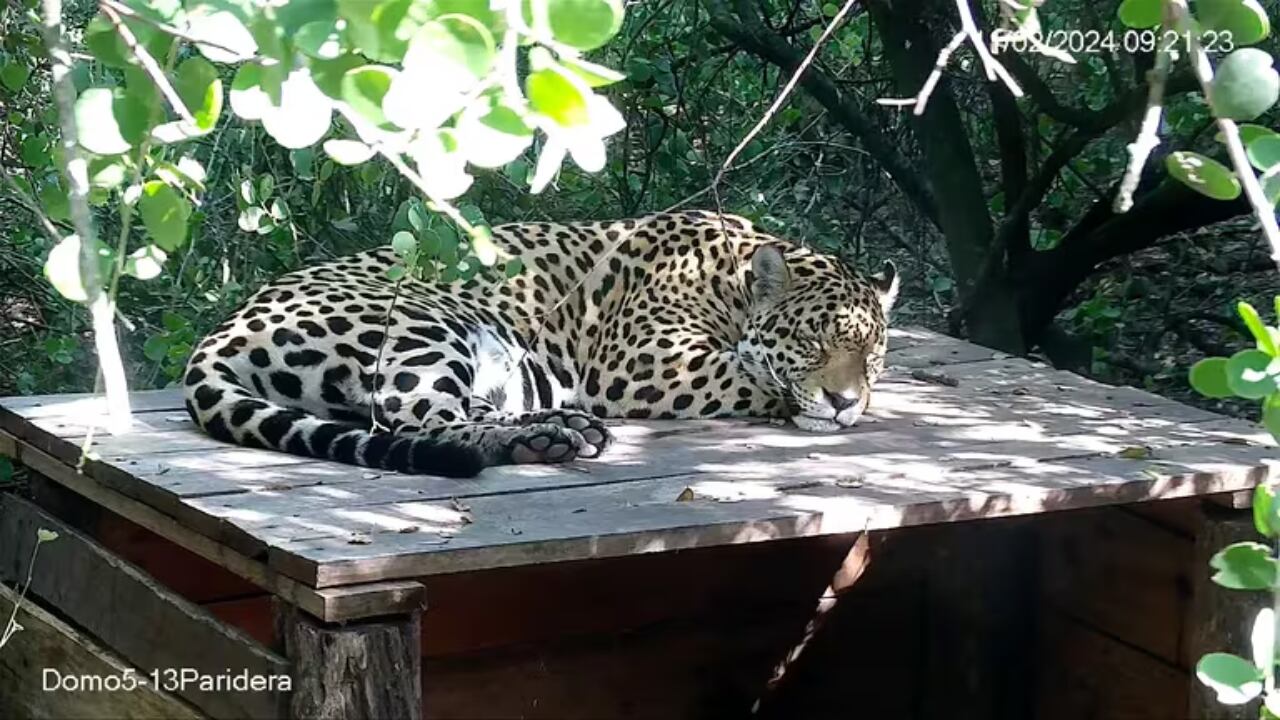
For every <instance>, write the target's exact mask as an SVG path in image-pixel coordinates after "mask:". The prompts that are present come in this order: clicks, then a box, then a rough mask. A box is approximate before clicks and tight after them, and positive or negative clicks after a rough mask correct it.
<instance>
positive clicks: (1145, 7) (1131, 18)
mask: <svg viewBox="0 0 1280 720" xmlns="http://www.w3.org/2000/svg"><path fill="white" fill-rule="evenodd" d="M1162 7H1163V3H1162V2H1161V0H1124V2H1122V3H1120V10H1119V12H1118V13H1117V14H1118V15H1119V17H1120V22H1122V23H1124V24H1125V26H1126V27H1131V28H1134V29H1135V30H1145V29H1147V28H1151V27H1155V26H1156V25H1159V24H1160V13H1161V9H1162Z"/></svg>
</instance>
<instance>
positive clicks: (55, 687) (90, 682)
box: [40, 668, 293, 693]
mask: <svg viewBox="0 0 1280 720" xmlns="http://www.w3.org/2000/svg"><path fill="white" fill-rule="evenodd" d="M40 684H41V688H42V689H43V690H44V691H45V692H70V693H95V692H98V693H100V692H112V693H114V692H134V691H136V690H140V689H146V688H155V689H158V690H163V691H165V692H174V693H182V692H186V691H198V692H289V691H290V690H292V689H293V679H292V678H291V677H289V676H288V675H263V674H259V673H252V672H249V671H248V670H240V671H238V672H237V671H235V670H232V669H230V668H227V669H225V670H224V671H222V672H220V673H210V672H205V671H203V670H197V669H195V668H162V669H156V670H151V671H148V672H140V671H136V670H134V669H133V668H126V669H124V670H121V671H120V672H116V673H104V674H73V673H64V672H62V671H60V670H58V669H56V668H44V669H43V672H42V673H41V677H40Z"/></svg>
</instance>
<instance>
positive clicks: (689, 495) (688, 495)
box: [676, 488, 696, 502]
mask: <svg viewBox="0 0 1280 720" xmlns="http://www.w3.org/2000/svg"><path fill="white" fill-rule="evenodd" d="M694 497H696V496H695V495H694V494H693V488H685V489H684V490H681V491H680V494H679V495H677V496H676V502H689V501H690V500H692V499H694Z"/></svg>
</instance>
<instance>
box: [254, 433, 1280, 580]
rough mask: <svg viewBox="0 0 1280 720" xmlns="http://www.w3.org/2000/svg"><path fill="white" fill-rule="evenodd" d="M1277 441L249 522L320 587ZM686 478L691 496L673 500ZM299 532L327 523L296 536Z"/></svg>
mask: <svg viewBox="0 0 1280 720" xmlns="http://www.w3.org/2000/svg"><path fill="white" fill-rule="evenodd" d="M1272 452H1273V450H1272V449H1270V448H1252V447H1247V446H1237V445H1222V446H1220V447H1218V448H1209V449H1206V448H1172V449H1169V450H1163V451H1160V453H1159V455H1158V456H1157V459H1154V460H1128V459H1123V458H1084V459H1068V460H1061V461H1053V462H1043V463H1038V464H1036V465H1034V466H1029V467H1003V468H1001V467H997V468H991V469H980V470H963V471H957V472H953V473H941V472H940V473H939V474H938V475H937V476H936V477H933V478H928V477H920V476H917V477H910V476H903V475H894V474H892V473H879V474H867V475H864V476H860V477H857V478H854V479H853V480H852V482H843V483H842V482H841V481H840V480H839V479H835V480H829V481H827V482H822V483H816V484H815V483H810V482H796V483H795V484H789V482H790V480H789V479H788V480H780V479H778V478H773V479H770V478H769V477H768V476H764V477H761V478H759V479H758V480H756V481H755V482H754V483H753V484H751V485H744V484H734V483H730V484H729V485H728V487H726V486H725V485H724V484H721V483H718V482H717V481H716V480H715V478H714V477H712V476H707V475H692V476H687V477H684V478H665V479H659V480H644V481H636V482H630V483H619V484H612V485H597V486H592V487H588V488H576V489H575V488H569V489H563V488H562V489H554V490H547V491H543V492H526V493H517V494H510V495H495V496H489V497H476V498H471V499H469V500H468V501H467V505H468V506H469V507H466V508H463V507H459V506H458V505H456V504H454V503H452V502H409V503H394V504H390V505H386V506H378V507H376V508H356V509H353V510H350V511H343V510H341V509H337V510H334V511H331V512H330V513H328V514H324V515H316V516H307V517H306V518H305V520H304V524H302V525H290V522H292V519H290V518H281V525H280V530H273V531H270V532H269V531H268V528H267V527H265V526H264V527H259V528H257V529H256V530H255V533H257V534H258V535H259V536H260V537H265V538H268V539H269V542H270V544H271V545H272V548H271V550H270V551H269V555H268V558H269V563H270V564H271V565H272V566H273V567H276V568H278V569H280V570H281V571H282V572H284V573H286V574H288V575H290V576H292V577H295V578H298V579H300V580H303V581H304V582H307V583H309V584H313V585H315V586H317V587H325V586H329V585H338V584H344V583H350V582H361V581H368V580H373V579H386V578H394V577H409V576H417V575H430V574H435V573H441V572H458V571H462V570H467V569H475V568H481V567H501V566H507V565H513V564H523V563H528V562H548V561H559V560H571V559H582V558H589V557H608V556H614V555H627V554H634V553H644V552H656V551H662V550H673V549H681V548H688V547H700V546H707V545H721V544H734V543H743V542H755V541H760V540H767V539H776V538H781V537H796V536H807V535H817V534H838V533H847V532H857V531H860V530H863V529H873V530H874V529H888V528H894V527H903V526H911V525H920V524H928V523H936V522H949V521H956V520H963V519H974V518H980V517H1002V516H1008V515H1024V514H1032V513H1039V512H1045V511H1047V510H1061V509H1071V508H1077V507H1092V506H1096V505H1104V504H1113V503H1121V502H1136V501H1142V500H1148V499H1152V498H1166V497H1185V496H1189V495H1198V494H1208V493H1213V492H1225V491H1227V490H1233V489H1241V488H1246V487H1252V486H1254V485H1256V484H1257V483H1258V482H1259V481H1261V480H1263V479H1265V478H1266V477H1268V473H1269V472H1270V467H1271V466H1270V465H1269V464H1268V460H1269V457H1270V454H1271V453H1272ZM828 477H830V476H828ZM686 487H687V488H688V489H689V490H690V491H691V493H692V499H690V500H682V499H680V498H681V495H682V490H683V489H684V488H686ZM747 488H750V489H751V491H752V492H751V493H748V492H746V489H747ZM305 523H310V524H305ZM307 533H316V534H320V533H331V536H330V537H314V538H313V539H305V535H306V534H307ZM290 537H294V538H299V539H292V540H291V539H289V538H290Z"/></svg>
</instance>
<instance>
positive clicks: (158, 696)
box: [0, 585, 207, 720]
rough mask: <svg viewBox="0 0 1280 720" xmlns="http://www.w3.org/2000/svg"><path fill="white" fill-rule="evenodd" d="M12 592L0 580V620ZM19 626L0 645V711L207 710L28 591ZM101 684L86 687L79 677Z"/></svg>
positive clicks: (48, 714)
mask: <svg viewBox="0 0 1280 720" xmlns="http://www.w3.org/2000/svg"><path fill="white" fill-rule="evenodd" d="M17 599H18V594H17V593H16V592H14V591H13V590H10V589H9V588H7V587H5V586H4V585H0V619H2V620H7V619H8V618H9V616H10V614H11V613H12V612H13V606H14V604H15V603H16V602H17ZM16 620H17V622H18V624H19V625H21V626H22V630H21V631H19V632H17V633H15V634H14V635H13V637H12V638H11V639H10V641H9V643H8V644H7V645H5V646H4V649H3V650H0V688H4V691H3V692H0V717H7V718H24V717H32V718H58V719H59V720H99V719H100V718H108V717H110V718H115V717H121V718H124V717H127V718H135V719H136V720H205V718H207V716H206V715H204V714H202V713H201V712H200V711H199V710H196V709H195V708H193V707H191V706H190V705H188V704H187V703H185V702H183V701H182V700H180V699H178V698H176V697H174V696H173V695H171V694H169V693H167V692H165V691H164V690H162V689H160V688H157V687H154V686H152V685H145V684H141V683H140V682H139V681H140V680H141V679H142V678H144V677H145V676H144V675H143V672H142V671H141V670H138V669H137V668H135V667H133V666H132V665H129V664H128V663H126V662H124V661H123V660H121V659H120V658H119V657H118V656H117V655H116V654H115V653H112V652H110V651H109V650H107V649H105V648H103V647H102V646H101V645H99V644H98V643H97V642H95V641H94V640H92V639H90V638H89V637H88V636H86V635H84V634H83V633H81V632H80V631H79V630H77V629H75V628H74V627H72V626H71V625H68V624H67V623H65V622H63V621H62V620H59V619H58V618H56V617H54V616H53V615H52V614H50V613H49V612H46V611H45V610H44V609H43V608H41V607H40V606H39V605H37V604H36V602H35V600H34V599H33V598H31V597H27V598H26V599H25V600H23V602H22V608H21V609H20V610H19V611H18V615H17V618H16ZM95 682H100V683H102V686H103V687H102V689H97V688H95V689H93V690H92V691H90V690H86V689H85V688H84V685H83V684H84V683H95Z"/></svg>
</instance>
